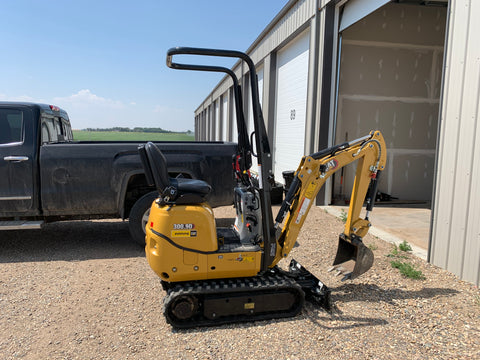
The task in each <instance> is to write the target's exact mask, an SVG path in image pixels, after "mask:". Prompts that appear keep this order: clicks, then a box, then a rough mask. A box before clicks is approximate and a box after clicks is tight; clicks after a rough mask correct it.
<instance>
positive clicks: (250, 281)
mask: <svg viewBox="0 0 480 360" xmlns="http://www.w3.org/2000/svg"><path fill="white" fill-rule="evenodd" d="M162 285H163V287H164V288H165V290H166V291H167V296H166V298H165V300H164V315H165V317H166V319H167V322H168V323H169V324H171V325H172V326H174V327H176V328H191V327H196V326H213V325H221V324H230V323H235V322H245V321H257V320H268V319H273V318H285V317H293V316H295V315H297V314H298V313H299V312H300V311H301V310H302V307H303V304H304V300H305V299H307V300H309V301H313V302H315V303H317V304H319V305H320V306H322V307H324V308H326V309H329V308H330V291H329V290H328V288H327V287H326V286H325V285H323V283H321V282H320V281H319V280H318V279H316V278H315V277H314V276H313V275H312V274H311V273H309V272H308V271H307V270H306V269H305V268H303V267H302V266H301V265H299V264H298V263H297V262H296V261H295V260H292V262H291V263H290V268H289V271H284V270H281V269H279V268H278V267H275V268H273V269H272V270H270V271H268V272H265V273H264V274H262V275H257V276H255V277H246V278H233V279H217V280H200V281H187V282H181V283H174V284H171V283H167V282H162Z"/></svg>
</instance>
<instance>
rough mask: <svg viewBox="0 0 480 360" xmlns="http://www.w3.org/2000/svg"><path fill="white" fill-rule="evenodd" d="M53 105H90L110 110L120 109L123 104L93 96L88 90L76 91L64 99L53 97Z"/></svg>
mask: <svg viewBox="0 0 480 360" xmlns="http://www.w3.org/2000/svg"><path fill="white" fill-rule="evenodd" d="M53 101H54V102H55V103H62V104H63V103H67V104H71V105H74V106H76V105H81V106H84V105H86V104H90V105H101V106H104V107H112V108H122V107H124V104H123V103H122V102H121V101H118V100H112V99H107V98H104V97H101V96H98V95H95V94H93V93H92V92H91V91H90V90H89V89H82V90H80V91H78V92H77V93H76V94H72V95H70V96H66V97H55V98H53Z"/></svg>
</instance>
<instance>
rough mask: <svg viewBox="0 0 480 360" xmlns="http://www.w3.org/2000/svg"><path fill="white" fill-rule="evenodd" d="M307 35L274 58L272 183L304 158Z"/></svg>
mask: <svg viewBox="0 0 480 360" xmlns="http://www.w3.org/2000/svg"><path fill="white" fill-rule="evenodd" d="M309 42H310V33H309V31H308V30H307V31H305V32H304V33H302V34H300V35H299V36H298V37H297V38H296V39H294V40H293V41H292V42H291V43H290V44H289V45H287V47H285V48H284V49H282V50H280V51H279V52H278V55H277V91H276V111H275V144H274V160H275V165H274V169H275V180H276V181H283V177H282V171H285V170H296V169H297V167H298V164H299V163H300V159H301V158H302V156H303V155H304V142H305V121H306V109H307V85H308V84H307V83H308V58H309V54H308V53H309Z"/></svg>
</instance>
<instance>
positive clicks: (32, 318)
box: [0, 208, 480, 359]
mask: <svg viewBox="0 0 480 360" xmlns="http://www.w3.org/2000/svg"><path fill="white" fill-rule="evenodd" d="M216 213H217V215H220V216H224V217H230V216H232V214H233V213H232V209H231V208H222V209H219V210H216ZM374 215H375V214H373V219H372V221H375V218H374ZM342 227H343V224H342V222H341V221H340V220H338V219H336V218H334V217H333V216H332V215H329V214H327V213H325V212H324V211H323V210H321V209H319V208H313V209H312V211H311V212H310V214H309V217H308V219H307V222H306V225H305V227H304V229H303V230H302V232H301V234H300V237H299V241H298V242H299V243H300V247H297V248H295V249H294V250H293V251H292V255H293V257H295V259H296V260H298V261H299V262H300V263H301V264H303V265H304V266H305V267H306V268H307V269H309V270H310V271H311V272H313V273H314V274H316V275H317V276H318V277H319V278H320V279H322V281H323V282H324V283H326V284H327V285H328V286H329V287H330V288H331V290H332V299H333V302H334V304H335V307H334V309H333V310H332V312H331V313H327V312H325V311H324V310H322V309H318V308H315V307H314V306H312V305H310V304H309V303H307V305H306V306H305V308H304V310H303V311H302V313H301V314H300V315H299V316H297V317H295V318H292V319H282V320H273V321H272V320H271V321H261V322H257V323H244V324H235V325H227V326H219V327H213V328H198V329H191V330H187V331H176V330H172V328H171V327H170V326H169V325H167V324H166V323H165V319H164V317H163V315H162V300H163V296H164V293H163V292H162V289H161V285H160V282H159V280H158V278H157V277H156V275H155V274H154V273H153V271H151V270H150V268H149V266H148V264H147V262H146V260H145V256H144V251H143V249H141V248H139V247H138V246H137V245H135V244H134V243H133V242H132V241H130V239H129V235H128V228H127V224H126V223H123V222H121V221H83V222H64V223H56V224H50V225H48V226H47V227H45V229H43V230H41V231H23V232H15V231H8V232H7V231H3V232H0V308H1V314H0V359H17V358H22V359H365V358H368V359H401V358H403V359H427V358H430V359H453V358H455V359H458V358H461V359H475V358H476V359H480V292H479V289H478V288H476V287H475V286H473V285H471V284H469V283H466V282H463V281H460V280H458V278H456V277H455V276H453V275H452V274H450V273H448V272H446V271H444V270H441V269H439V268H437V267H435V266H432V265H430V264H428V263H426V262H424V261H423V260H420V259H417V258H414V257H413V256H412V255H409V254H406V255H403V254H402V256H406V257H407V258H406V259H402V258H400V259H401V260H402V261H408V262H410V263H412V264H413V265H414V266H416V268H417V269H419V270H421V271H422V272H423V274H424V276H425V280H412V279H407V278H404V277H402V276H401V275H400V274H399V272H398V270H397V269H394V268H392V267H391V265H390V262H391V261H392V258H391V257H389V256H387V255H388V254H390V253H391V251H392V245H390V244H387V243H385V242H383V241H382V240H379V239H376V238H374V237H372V236H367V237H366V239H365V243H367V244H369V245H370V246H371V248H373V249H374V253H375V257H376V260H375V263H374V266H373V267H372V269H371V270H370V271H369V272H368V273H366V274H364V275H363V276H361V277H360V278H358V279H355V280H354V281H350V282H341V281H340V277H335V275H334V274H333V273H329V272H327V269H328V268H329V267H330V264H331V262H332V261H333V257H334V254H335V250H336V245H337V239H338V234H339V233H340V232H341V231H342Z"/></svg>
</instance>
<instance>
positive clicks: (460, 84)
mask: <svg viewBox="0 0 480 360" xmlns="http://www.w3.org/2000/svg"><path fill="white" fill-rule="evenodd" d="M479 13H480V1H478V0H455V1H450V18H449V25H448V40H447V45H446V57H445V78H444V90H443V97H442V112H441V118H440V136H439V145H438V160H437V174H436V186H435V201H434V212H433V219H432V237H431V243H430V254H429V255H430V261H431V262H432V263H433V264H435V265H437V266H440V267H442V268H444V269H447V270H449V271H451V272H453V273H454V274H456V275H458V276H459V277H461V278H462V279H464V280H467V281H471V282H473V283H476V284H477V285H479V283H480V278H479V277H480V276H479V272H480V221H479V219H480V202H479V201H478V200H479V199H480V185H479V184H480V126H479V125H480V121H479V114H478V111H479V105H480V101H479V99H480V47H479V46H478V40H477V38H478V34H479V33H480V22H478V19H477V17H476V16H475V15H476V14H479Z"/></svg>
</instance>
